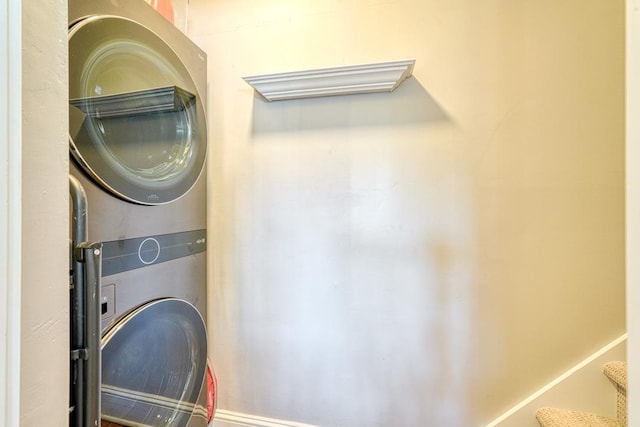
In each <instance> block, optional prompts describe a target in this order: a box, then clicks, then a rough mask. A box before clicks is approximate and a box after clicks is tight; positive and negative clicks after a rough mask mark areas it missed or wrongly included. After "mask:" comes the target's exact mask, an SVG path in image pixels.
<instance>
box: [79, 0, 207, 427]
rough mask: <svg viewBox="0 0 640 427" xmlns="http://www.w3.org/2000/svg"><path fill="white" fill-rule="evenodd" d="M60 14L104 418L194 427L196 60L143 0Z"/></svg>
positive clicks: (202, 81) (200, 269)
mask: <svg viewBox="0 0 640 427" xmlns="http://www.w3.org/2000/svg"><path fill="white" fill-rule="evenodd" d="M68 16H69V137H70V138H69V140H70V159H71V161H70V175H71V176H72V179H73V180H74V182H76V183H77V186H78V187H79V188H80V189H81V190H80V192H81V193H82V194H83V195H84V196H86V209H84V208H83V209H84V210H82V211H81V212H79V213H78V214H77V216H78V217H82V219H83V220H85V221H86V229H87V236H86V238H87V240H89V241H91V242H99V245H98V246H95V248H96V253H98V252H101V261H100V266H99V268H98V269H97V271H98V273H97V274H98V275H99V277H100V284H99V289H100V292H99V295H98V298H99V316H100V320H99V328H100V347H101V351H100V354H101V370H100V373H99V378H100V379H99V383H100V393H99V396H100V397H99V404H98V407H99V411H98V412H99V414H100V422H101V424H102V426H158V427H160V426H163V427H165V426H166V427H169V426H170V427H203V426H206V425H207V424H208V423H209V422H210V419H211V416H212V411H213V408H214V406H215V402H214V392H215V377H214V376H213V374H212V370H211V367H210V365H209V362H208V357H207V333H206V275H207V268H206V258H207V242H206V238H207V237H206V154H207V127H206V119H205V118H206V87H207V75H206V55H205V53H204V52H203V51H202V50H201V49H199V48H198V47H197V46H196V45H195V44H194V43H193V42H192V41H191V40H189V39H188V38H187V37H186V36H185V35H184V34H183V33H182V32H181V31H179V30H178V29H177V28H175V27H174V26H173V25H172V24H171V23H169V22H168V21H167V20H166V19H164V18H163V17H162V16H161V15H160V14H158V13H157V12H156V11H155V10H154V9H152V8H151V7H150V6H148V5H147V4H146V3H145V2H144V1H142V0H127V1H122V0H70V1H69V14H68ZM97 248H100V249H99V250H98V249H97ZM72 257H73V251H72ZM72 307H75V305H74V300H73V297H72ZM84 317H86V311H82V310H80V311H79V314H78V316H77V318H78V319H80V320H82V319H83V318H84ZM73 329H74V328H73V327H72V330H73ZM72 353H73V354H75V356H72V359H73V357H75V358H76V359H82V358H83V355H85V354H86V351H85V349H76V350H73V349H72ZM77 378H78V376H77V375H76V376H75V377H74V372H73V368H72V377H71V382H73V381H77ZM72 394H73V392H72ZM74 398H77V396H75V397H74V396H70V399H71V400H73V399H74ZM74 410H75V411H76V412H78V411H79V410H80V409H79V408H76V407H74V406H71V407H70V411H71V412H73V411H74ZM76 415H77V413H76V414H75V415H74V416H72V417H71V418H72V419H73V420H75V421H72V422H71V424H72V425H74V424H75V425H82V424H87V423H89V424H90V425H94V424H95V423H94V422H93V421H91V422H87V421H82V420H85V419H86V418H83V415H82V414H81V415H80V416H79V417H78V416H76ZM78 420H81V421H78ZM83 427H84V426H83Z"/></svg>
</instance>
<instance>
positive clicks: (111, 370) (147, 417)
mask: <svg viewBox="0 0 640 427" xmlns="http://www.w3.org/2000/svg"><path fill="white" fill-rule="evenodd" d="M206 354H207V337H206V329H205V325H204V322H203V320H202V317H201V316H200V314H199V313H198V311H197V310H196V308H195V307H194V306H193V305H191V304H189V303H187V302H185V301H182V300H178V299H164V300H158V301H155V302H152V303H150V304H147V305H145V306H142V307H141V308H138V309H136V310H134V311H133V312H131V313H130V314H129V315H127V316H126V317H125V318H124V319H123V320H122V321H121V322H119V323H118V324H117V325H115V326H114V327H113V328H112V329H110V331H109V332H107V334H105V336H104V338H103V340H102V390H101V396H102V397H101V406H102V424H103V425H124V426H150V427H184V426H186V425H187V423H188V422H189V420H190V418H191V417H192V414H194V412H197V411H196V409H198V410H200V408H197V407H196V405H197V402H198V398H199V396H200V393H201V389H202V387H203V384H204V381H205V379H206V369H207V356H206Z"/></svg>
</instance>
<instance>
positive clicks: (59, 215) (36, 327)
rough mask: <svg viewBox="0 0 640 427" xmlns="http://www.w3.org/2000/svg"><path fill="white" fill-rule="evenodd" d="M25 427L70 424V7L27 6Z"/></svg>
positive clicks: (60, 2) (58, 3)
mask: <svg viewBox="0 0 640 427" xmlns="http://www.w3.org/2000/svg"><path fill="white" fill-rule="evenodd" d="M22 7H23V19H22V26H23V27H22V28H23V33H22V37H23V40H22V43H23V63H22V66H23V91H22V96H23V165H22V167H23V182H22V184H23V187H22V196H23V205H22V213H23V217H22V226H23V231H22V251H23V252H22V260H23V261H22V275H23V278H22V343H21V353H22V358H21V365H22V366H21V393H20V399H21V417H20V418H21V421H20V426H22V427H31V426H33V427H42V426H52V427H55V426H66V425H68V413H67V408H68V392H67V390H68V385H67V384H68V381H69V376H68V375H69V374H68V365H69V353H68V352H69V340H68V336H69V317H68V311H69V308H68V305H69V293H68V287H69V277H68V275H69V273H68V265H69V264H68V262H69V261H68V250H69V248H68V240H67V239H68V230H69V226H68V219H67V217H68V209H69V207H68V206H69V205H68V198H67V197H68V193H69V190H68V185H69V184H68V178H67V176H68V161H67V159H68V131H67V123H68V120H67V101H66V100H67V34H66V27H67V2H66V1H65V0H55V1H51V2H47V4H46V5H44V6H43V3H41V2H32V1H24V0H23V2H22Z"/></svg>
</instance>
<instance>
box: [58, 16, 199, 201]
mask: <svg viewBox="0 0 640 427" xmlns="http://www.w3.org/2000/svg"><path fill="white" fill-rule="evenodd" d="M69 103H70V105H69V133H70V149H71V153H72V155H73V157H74V158H75V159H76V161H77V162H78V163H79V164H80V166H81V167H82V168H83V169H84V170H85V171H86V173H87V174H88V175H90V176H91V177H92V178H93V179H94V180H95V181H96V182H98V183H99V184H100V185H102V186H103V187H104V188H105V189H107V190H109V191H111V192H112V193H113V194H115V195H116V196H118V197H120V198H123V199H125V200H128V201H131V202H135V203H140V204H147V205H156V204H164V203H168V202H171V201H173V200H176V199H178V198H179V197H181V196H182V195H184V194H185V193H186V192H187V191H189V189H190V188H191V187H192V186H193V185H194V184H195V182H196V180H197V179H198V177H199V176H200V173H201V172H202V170H203V168H204V162H205V158H206V150H207V142H206V125H205V117H204V109H203V103H202V100H201V98H200V95H199V93H198V89H197V87H196V85H195V83H194V82H193V80H192V79H191V77H190V75H189V72H188V70H187V69H186V67H185V66H184V64H183V63H182V61H181V60H180V58H179V57H178V56H177V55H176V53H175V52H174V51H173V50H172V49H171V48H170V47H169V46H168V45H167V44H166V43H165V42H164V41H163V40H162V39H161V38H160V37H159V36H157V35H156V34H155V33H154V32H152V31H150V30H149V29H147V28H145V27H143V26H142V25H140V24H138V23H135V22H133V21H130V20H128V19H125V18H119V17H111V16H98V17H93V18H89V19H85V20H83V21H81V22H80V23H78V24H76V25H75V26H73V27H72V28H71V29H70V31H69Z"/></svg>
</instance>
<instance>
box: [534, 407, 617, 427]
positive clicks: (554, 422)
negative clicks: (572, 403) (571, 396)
mask: <svg viewBox="0 0 640 427" xmlns="http://www.w3.org/2000/svg"><path fill="white" fill-rule="evenodd" d="M536 419H537V420H538V423H539V424H540V425H541V426H542V427H622V424H620V423H619V422H618V421H616V420H614V419H612V418H609V417H605V416H603V415H597V414H592V413H589V412H580V411H573V410H570V409H561V408H540V409H538V410H537V411H536Z"/></svg>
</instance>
